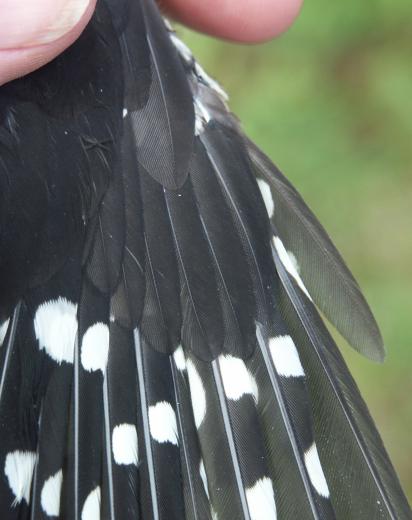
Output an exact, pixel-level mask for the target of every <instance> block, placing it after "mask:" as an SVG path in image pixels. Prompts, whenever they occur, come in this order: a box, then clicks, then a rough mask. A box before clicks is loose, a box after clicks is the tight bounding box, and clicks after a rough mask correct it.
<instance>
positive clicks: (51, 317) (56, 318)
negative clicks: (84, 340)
mask: <svg viewBox="0 0 412 520" xmlns="http://www.w3.org/2000/svg"><path fill="white" fill-rule="evenodd" d="M76 314H77V305H75V304H74V303H72V302H69V301H68V300H66V298H62V297H60V298H58V299H57V300H50V301H48V302H45V303H42V304H41V305H40V306H39V308H38V309H37V311H36V315H35V317H34V330H35V333H36V338H37V340H38V342H39V346H40V348H41V349H44V350H45V351H46V352H47V354H48V355H49V356H50V357H51V358H52V359H54V360H55V361H57V363H59V364H61V363H62V362H63V361H65V362H66V363H73V355H74V345H75V342H76V335H77V317H76Z"/></svg>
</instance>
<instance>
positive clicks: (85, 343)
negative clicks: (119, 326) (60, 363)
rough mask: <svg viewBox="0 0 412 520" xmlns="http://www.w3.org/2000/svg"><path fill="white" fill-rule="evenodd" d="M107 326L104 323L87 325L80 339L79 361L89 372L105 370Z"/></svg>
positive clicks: (107, 350)
mask: <svg viewBox="0 0 412 520" xmlns="http://www.w3.org/2000/svg"><path fill="white" fill-rule="evenodd" d="M109 338H110V334H109V327H108V326H107V325H105V324H104V323H95V324H94V325H92V326H91V327H89V328H88V329H87V330H86V332H85V334H84V336H83V340H82V351H81V362H82V365H83V368H84V369H85V370H87V371H89V372H94V371H96V370H101V371H102V373H103V374H104V373H105V371H106V365H107V358H108V355H109Z"/></svg>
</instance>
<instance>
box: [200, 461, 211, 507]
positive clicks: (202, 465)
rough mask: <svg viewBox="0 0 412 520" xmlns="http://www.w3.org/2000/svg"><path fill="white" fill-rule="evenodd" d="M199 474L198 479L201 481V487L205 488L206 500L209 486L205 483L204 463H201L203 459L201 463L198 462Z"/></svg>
mask: <svg viewBox="0 0 412 520" xmlns="http://www.w3.org/2000/svg"><path fill="white" fill-rule="evenodd" d="M199 473H200V478H201V479H202V482H203V487H204V488H205V493H206V496H207V498H209V484H208V481H207V475H206V470H205V463H204V462H203V459H201V461H200V466H199Z"/></svg>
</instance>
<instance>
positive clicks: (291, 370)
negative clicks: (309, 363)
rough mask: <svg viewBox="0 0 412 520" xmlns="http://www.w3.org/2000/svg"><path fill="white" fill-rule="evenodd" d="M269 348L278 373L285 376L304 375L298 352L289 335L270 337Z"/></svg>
mask: <svg viewBox="0 0 412 520" xmlns="http://www.w3.org/2000/svg"><path fill="white" fill-rule="evenodd" d="M269 350H270V354H271V356H272V361H273V364H274V365H275V368H276V371H277V373H278V374H279V375H281V376H285V377H291V376H293V377H301V376H304V375H305V372H304V370H303V367H302V364H301V362H300V359H299V353H298V351H297V348H296V346H295V343H294V342H293V339H292V338H291V337H290V336H287V335H286V336H277V337H276V338H270V339H269Z"/></svg>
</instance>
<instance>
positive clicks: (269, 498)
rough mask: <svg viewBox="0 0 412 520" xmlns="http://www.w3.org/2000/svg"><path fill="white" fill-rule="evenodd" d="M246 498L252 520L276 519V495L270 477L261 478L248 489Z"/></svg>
mask: <svg viewBox="0 0 412 520" xmlns="http://www.w3.org/2000/svg"><path fill="white" fill-rule="evenodd" d="M246 500H247V505H248V507H249V513H250V519H251V520H276V518H277V514H276V504H275V495H274V493H273V486H272V481H271V480H270V479H269V478H268V477H263V478H261V479H259V480H258V481H257V482H256V484H255V485H254V486H252V487H250V488H247V489H246Z"/></svg>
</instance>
